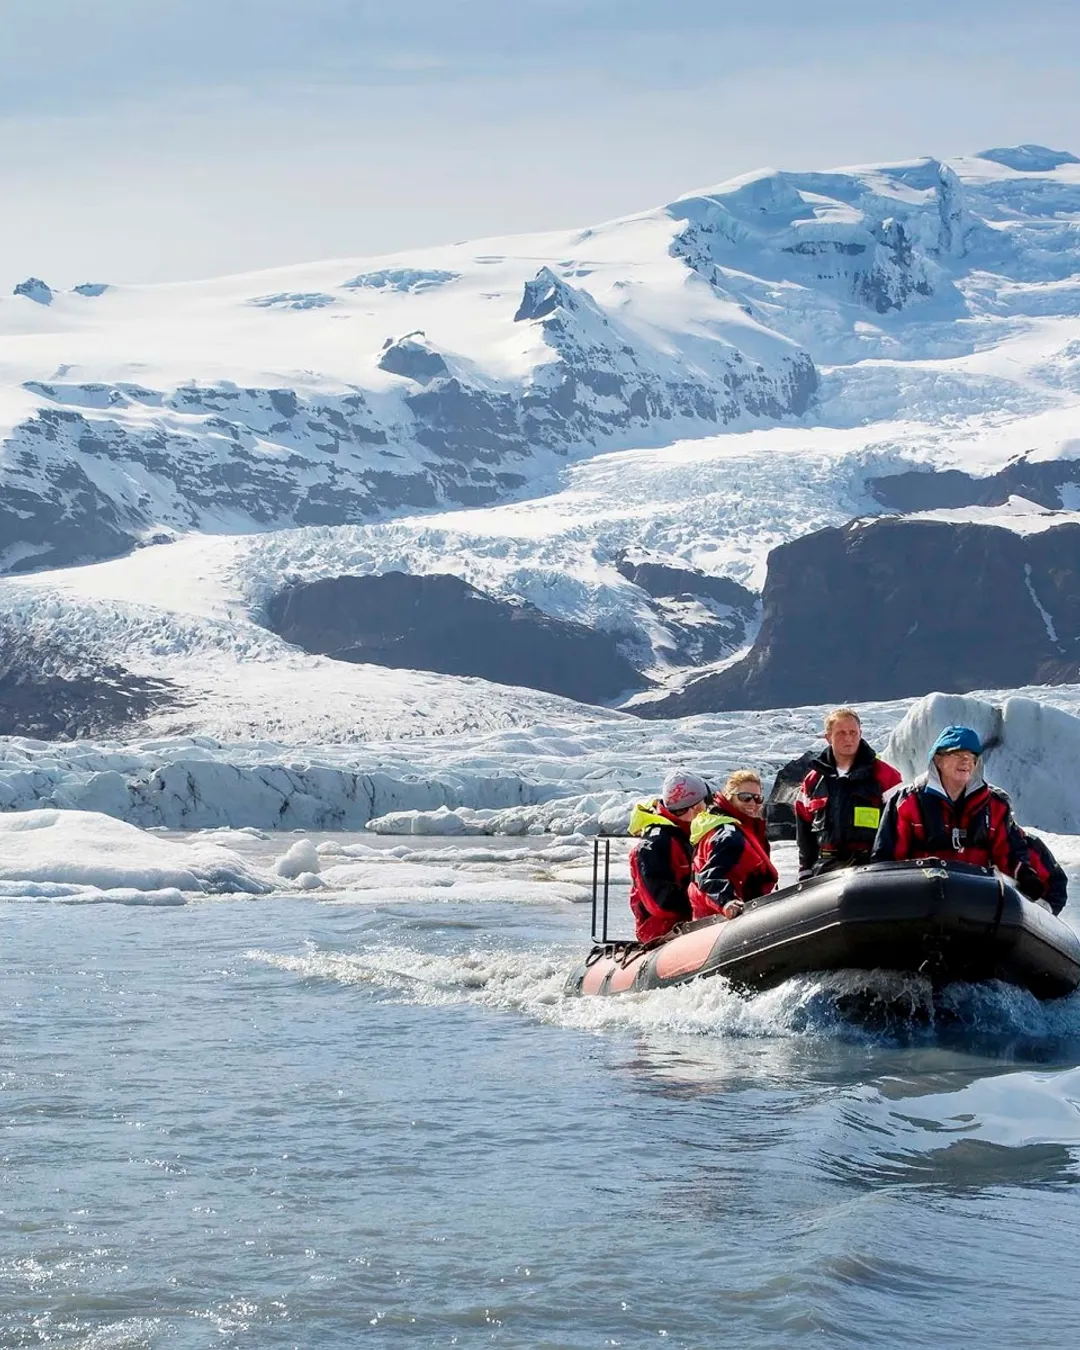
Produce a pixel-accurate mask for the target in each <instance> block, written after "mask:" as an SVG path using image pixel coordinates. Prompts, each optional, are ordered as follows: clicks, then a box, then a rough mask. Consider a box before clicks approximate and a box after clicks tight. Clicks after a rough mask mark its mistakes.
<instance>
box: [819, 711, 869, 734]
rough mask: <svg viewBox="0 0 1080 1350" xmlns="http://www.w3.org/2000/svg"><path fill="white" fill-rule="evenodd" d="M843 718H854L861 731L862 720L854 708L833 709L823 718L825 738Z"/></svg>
mask: <svg viewBox="0 0 1080 1350" xmlns="http://www.w3.org/2000/svg"><path fill="white" fill-rule="evenodd" d="M845 717H851V718H854V720H855V721H856V722H857V723H858V724H859V730H860V731H861V730H862V718H861V717H860V716H859V714H858V713H857V712H856V711H855V709H854V708H834V709H833V710H832V712H831V713H827V714H826V716H825V735H826V736H827V735H828V734H829V732H830V731H832V729H833V727H834V726H836V724H837V722H840V721H842V720H843V719H844V718H845Z"/></svg>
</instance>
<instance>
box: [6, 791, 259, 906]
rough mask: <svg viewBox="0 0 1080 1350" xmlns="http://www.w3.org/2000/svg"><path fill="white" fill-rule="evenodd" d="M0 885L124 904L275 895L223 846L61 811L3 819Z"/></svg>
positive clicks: (11, 892)
mask: <svg viewBox="0 0 1080 1350" xmlns="http://www.w3.org/2000/svg"><path fill="white" fill-rule="evenodd" d="M0 885H3V886H4V890H3V891H0V894H6V895H7V896H9V897H11V896H15V895H20V896H24V897H29V898H45V899H49V898H52V899H63V898H68V897H70V898H74V899H76V900H79V899H81V900H84V901H86V900H98V901H101V900H106V901H109V900H111V901H113V902H115V903H121V904H134V903H139V904H177V903H181V901H178V900H177V899H176V898H175V897H176V895H177V894H179V893H181V892H183V893H194V894H228V893H234V892H242V893H245V894H248V895H263V894H266V893H267V892H269V891H271V890H274V889H275V884H274V882H273V881H272V880H271V879H270V877H268V876H264V875H262V874H261V873H259V872H258V871H256V870H255V869H254V868H252V867H249V866H248V865H247V864H246V863H245V862H244V861H243V860H242V859H241V858H239V857H238V856H237V855H236V854H235V853H232V852H230V851H229V850H228V849H224V848H220V847H218V846H217V845H213V844H205V843H203V842H201V841H196V842H187V841H183V840H168V839H161V838H159V837H157V836H155V835H152V834H148V833H147V832H146V831H145V830H140V829H139V828H138V827H137V826H135V825H128V824H125V823H124V822H123V821H119V820H114V819H113V818H112V817H111V816H104V815H99V814H97V813H96V812H91V811H57V810H42V811H23V812H18V813H15V814H12V815H2V816H0ZM42 886H44V887H46V888H47V889H46V890H45V891H42V890H40V889H38V888H40V887H42ZM48 888H53V889H52V890H51V891H50V890H49V889H48ZM166 892H168V893H169V895H168V897H167V898H164V899H163V898H162V896H163V895H164V893H166ZM138 897H142V898H141V899H140V898H138Z"/></svg>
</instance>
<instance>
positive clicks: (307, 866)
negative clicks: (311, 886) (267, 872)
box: [274, 839, 322, 878]
mask: <svg viewBox="0 0 1080 1350" xmlns="http://www.w3.org/2000/svg"><path fill="white" fill-rule="evenodd" d="M321 868H322V862H321V861H320V859H319V851H318V849H317V848H316V847H315V845H314V844H313V843H312V842H311V840H310V839H298V840H297V841H296V843H295V844H293V846H292V847H291V848H290V849H289V850H288V852H286V853H283V854H282V855H281V857H280V858H279V859H278V860H277V862H276V863H274V871H275V872H276V873H277V874H278V876H279V877H289V878H298V877H299V876H300V874H301V873H302V872H309V873H317V872H318V871H319V870H320V869H321Z"/></svg>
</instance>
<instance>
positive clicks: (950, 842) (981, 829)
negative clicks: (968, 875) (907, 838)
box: [912, 783, 992, 867]
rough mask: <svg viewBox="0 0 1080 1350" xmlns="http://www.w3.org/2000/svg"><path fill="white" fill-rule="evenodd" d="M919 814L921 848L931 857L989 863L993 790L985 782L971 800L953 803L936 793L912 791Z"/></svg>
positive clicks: (983, 865) (980, 864)
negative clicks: (991, 794)
mask: <svg viewBox="0 0 1080 1350" xmlns="http://www.w3.org/2000/svg"><path fill="white" fill-rule="evenodd" d="M912 797H913V800H914V802H915V805H916V807H917V809H918V813H919V822H920V825H921V827H922V828H921V833H922V840H921V843H922V847H923V848H924V849H925V850H926V856H927V857H928V858H956V859H962V860H963V861H964V862H968V863H973V864H975V865H976V866H978V867H989V866H990V803H991V800H992V798H991V796H990V789H989V787H987V785H986V784H985V783H983V784H982V785H981V787H980V788H979V789H978V790H977V791H976V792H975V793H973V794H972V797H971V799H970V800H967V799H965V798H963V797H962V798H961V799H960V801H959V802H954V801H952V800H950V799H949V798H946V797H942V796H940V795H939V794H938V793H936V792H930V791H926V790H923V791H920V792H915V793H913V794H912Z"/></svg>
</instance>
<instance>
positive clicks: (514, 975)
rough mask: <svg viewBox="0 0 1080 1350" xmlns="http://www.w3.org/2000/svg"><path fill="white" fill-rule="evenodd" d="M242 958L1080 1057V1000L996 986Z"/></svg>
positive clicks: (376, 957)
mask: <svg viewBox="0 0 1080 1350" xmlns="http://www.w3.org/2000/svg"><path fill="white" fill-rule="evenodd" d="M246 956H247V958H248V959H249V960H251V961H253V962H258V963H260V964H263V965H267V966H271V967H274V968H276V969H278V970H282V971H287V972H291V973H293V974H295V975H296V976H298V977H299V978H300V979H303V980H307V981H332V982H336V983H338V984H341V985H346V986H354V987H363V988H365V989H366V990H369V991H371V992H374V993H375V994H376V995H377V996H380V997H384V998H388V999H393V1000H397V1001H401V1002H406V1003H411V1004H424V1005H428V1006H444V1007H451V1006H454V1005H472V1006H475V1007H480V1008H488V1009H491V1010H492V1011H496V1012H507V1013H517V1014H520V1015H522V1016H525V1017H528V1018H532V1019H535V1020H536V1021H539V1022H543V1023H545V1024H549V1025H555V1026H560V1027H565V1028H568V1029H572V1030H580V1031H592V1032H597V1033H613V1034H618V1033H620V1032H629V1033H638V1034H651V1033H663V1034H669V1035H670V1034H675V1035H679V1036H695V1037H714V1038H741V1039H746V1038H762V1037H765V1038H793V1037H797V1038H809V1039H818V1040H838V1041H845V1042H848V1043H852V1042H854V1043H863V1044H883V1045H890V1044H891V1045H905V1044H934V1043H946V1044H949V1045H950V1046H953V1047H955V1048H960V1047H961V1046H964V1045H967V1046H969V1048H971V1049H972V1050H977V1051H979V1052H984V1051H986V1050H987V1049H992V1050H994V1051H995V1053H997V1052H1000V1051H1001V1050H1002V1048H1003V1047H1008V1049H1009V1050H1010V1051H1011V1052H1012V1053H1015V1054H1016V1055H1017V1056H1018V1057H1030V1058H1035V1059H1038V1058H1042V1057H1043V1056H1053V1057H1055V1058H1056V1057H1057V1056H1058V1055H1059V1054H1060V1053H1062V1052H1067V1050H1068V1048H1069V1047H1070V1046H1074V1047H1075V1049H1076V1051H1077V1055H1078V1056H1080V993H1077V994H1073V995H1070V996H1069V997H1068V998H1063V999H1055V1000H1052V1001H1049V1002H1040V1001H1039V1000H1037V999H1036V998H1035V997H1034V996H1033V995H1031V994H1030V993H1028V992H1027V991H1025V990H1022V989H1018V988H1016V987H1014V986H1010V985H1004V984H1000V983H987V984H979V985H970V984H953V985H949V986H947V987H946V988H944V989H940V990H934V989H933V988H932V987H931V985H930V983H929V981H927V980H925V979H923V978H922V977H920V976H916V975H902V974H896V973H893V972H888V971H869V972H867V971H834V972H829V973H827V974H820V975H802V976H797V977H794V978H792V979H790V980H787V981H785V982H784V983H783V984H780V985H778V986H776V987H775V988H772V989H768V990H765V991H763V992H760V993H754V994H748V993H746V992H745V991H739V990H736V989H735V988H734V987H733V986H732V985H731V984H730V983H729V982H728V981H727V980H725V979H723V978H720V977H713V978H711V979H707V980H698V981H692V982H690V983H688V984H681V985H676V986H673V987H670V988H665V989H654V990H649V991H646V992H642V993H636V994H624V995H621V996H619V997H615V998H592V999H582V998H577V997H568V996H566V994H565V993H564V986H565V982H566V977H567V974H568V972H569V970H570V968H571V966H572V964H573V953H572V951H571V949H569V948H567V949H566V950H565V951H563V950H559V949H552V948H551V947H546V948H543V949H539V950H508V949H501V948H498V947H495V946H492V947H490V948H486V947H473V948H470V949H468V950H464V951H458V952H455V953H438V954H434V953H430V952H424V951H420V950H417V949H414V948H411V947H408V946H405V945H401V944H393V943H387V944H380V945H376V946H373V947H370V948H367V949H365V950H364V951H362V952H340V951H328V950H325V949H321V948H318V947H315V946H312V947H311V948H310V950H308V951H306V952H303V953H300V954H291V955H289V954H281V953H276V952H271V951H266V950H261V949H253V950H249V951H248V952H247V953H246Z"/></svg>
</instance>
